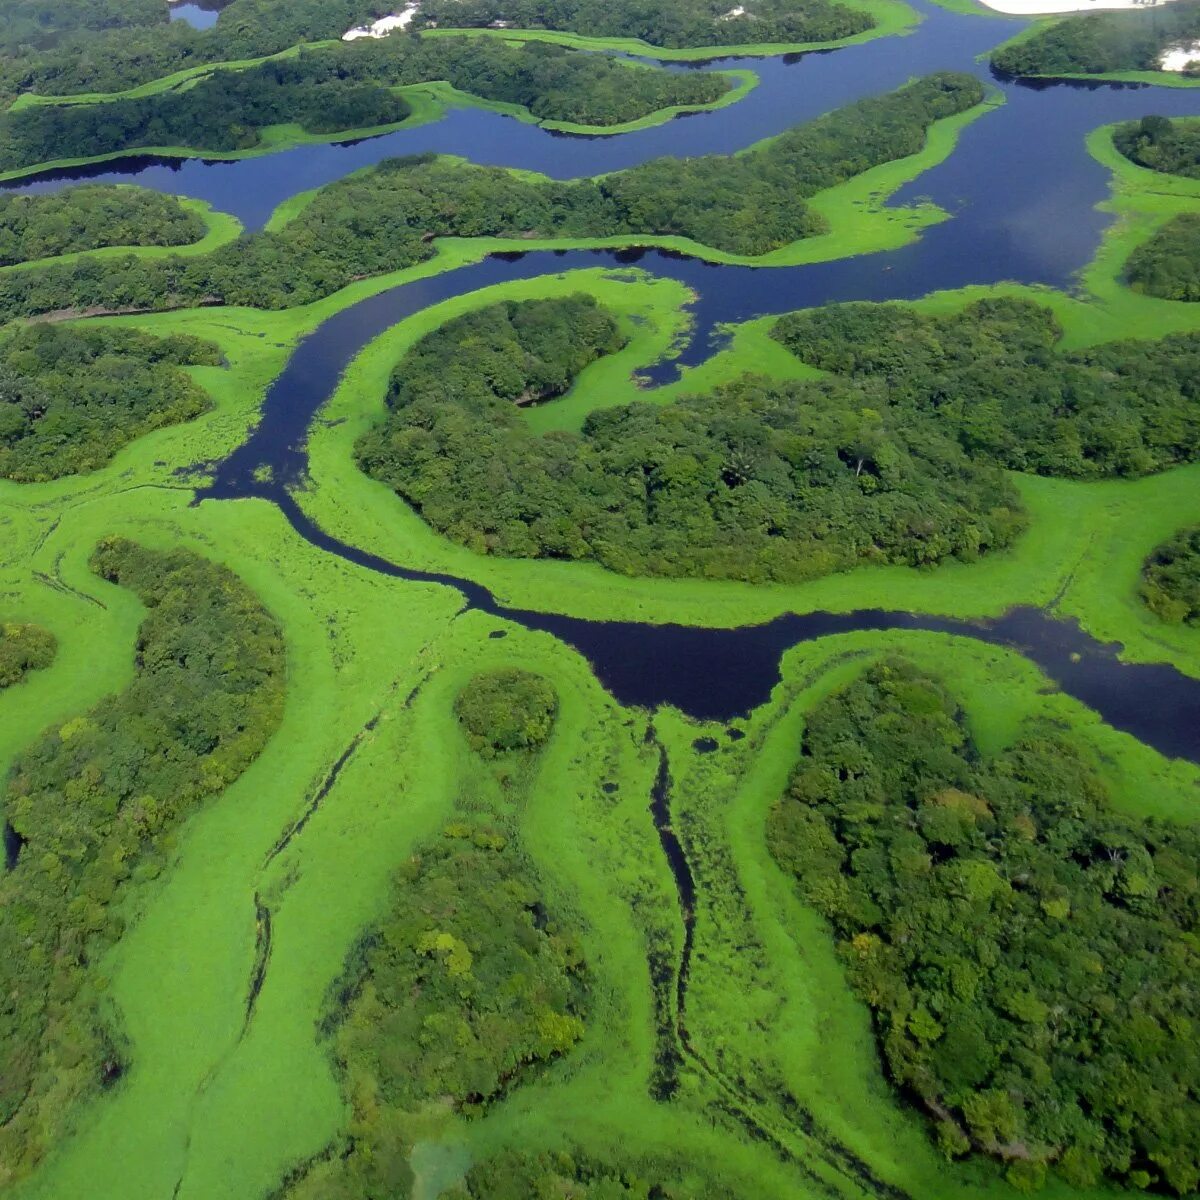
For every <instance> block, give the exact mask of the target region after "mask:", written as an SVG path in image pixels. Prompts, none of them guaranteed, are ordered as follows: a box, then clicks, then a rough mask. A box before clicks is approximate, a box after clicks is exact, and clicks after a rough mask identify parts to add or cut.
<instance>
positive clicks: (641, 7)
mask: <svg viewBox="0 0 1200 1200" xmlns="http://www.w3.org/2000/svg"><path fill="white" fill-rule="evenodd" d="M497 22H503V23H505V24H508V25H513V26H516V27H518V28H520V29H557V30H563V31H565V32H568V33H580V34H585V35H587V36H590V37H622V38H641V39H642V40H643V41H646V42H649V43H650V44H651V45H654V46H666V47H687V46H732V45H743V44H754V43H765V42H775V43H782V42H789V43H796V44H801V43H804V42H829V41H835V40H838V39H840V38H845V37H852V36H853V35H854V34H857V33H865V32H866V31H867V30H868V29H871V28H873V27H874V25H875V22H874V20H873V19H872V18H871V17H870V16H869V15H868V14H867V13H865V12H863V11H862V10H861V9H856V8H849V7H848V6H846V5H844V4H838V3H836V2H833V0H755V3H754V10H753V12H748V11H746V10H745V9H744V8H743V7H742V6H740V5H736V6H735V5H730V4H728V3H727V2H726V0H657V2H656V3H654V4H644V3H641V2H640V0H607V2H606V3H604V4H593V3H590V2H589V0H423V3H422V4H421V7H420V10H419V11H418V12H417V14H416V17H415V18H414V23H415V25H416V27H417V28H421V27H423V26H428V25H434V24H436V25H438V26H439V27H440V26H450V27H453V28H458V29H463V28H471V27H475V28H480V27H483V26H487V25H494V24H496V23H497Z"/></svg>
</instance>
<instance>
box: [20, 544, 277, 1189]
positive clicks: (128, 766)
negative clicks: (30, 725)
mask: <svg viewBox="0 0 1200 1200" xmlns="http://www.w3.org/2000/svg"><path fill="white" fill-rule="evenodd" d="M92 568H93V570H95V571H96V572H97V573H98V574H100V575H102V576H103V577H104V578H105V579H108V580H111V581H112V582H114V583H118V584H120V585H121V586H122V587H125V588H128V589H130V590H131V591H132V592H134V593H135V594H136V595H137V597H138V598H139V599H140V600H141V601H142V603H143V604H144V605H145V606H146V609H147V613H146V617H145V619H144V620H143V622H142V624H141V627H140V629H139V630H138V638H137V646H136V650H135V654H134V661H135V664H136V671H135V674H134V676H133V679H132V681H131V682H130V684H129V686H128V687H127V688H126V689H125V690H124V691H123V692H121V693H119V694H118V695H115V696H111V697H108V698H107V699H105V700H102V701H101V702H100V703H99V704H98V705H96V706H95V707H94V708H92V709H91V710H90V711H89V712H86V713H82V714H80V715H79V716H77V717H74V718H72V719H71V720H69V721H65V722H62V723H60V724H58V725H55V726H54V727H52V728H51V729H49V730H47V731H46V733H44V734H43V735H42V736H41V737H40V738H38V740H37V741H36V742H34V743H33V745H32V746H30V747H29V748H28V749H27V750H25V751H24V752H23V753H22V754H21V755H20V756H19V758H18V759H17V761H16V763H15V765H14V766H13V768H12V771H11V773H10V775H9V778H8V781H7V785H6V787H5V791H4V794H3V817H4V820H5V821H6V822H7V825H8V828H9V829H10V830H11V831H12V836H13V837H15V839H16V840H17V842H18V844H19V846H20V851H19V854H18V856H17V859H16V863H15V865H13V866H12V867H11V868H10V869H9V870H8V871H7V872H6V873H4V874H3V875H2V876H0V908H2V909H3V911H4V914H5V916H4V920H3V921H0V996H3V1001H2V1002H0V1174H2V1175H4V1176H5V1177H6V1178H11V1177H13V1176H14V1175H19V1174H21V1173H23V1171H24V1170H26V1169H28V1168H29V1167H30V1166H31V1165H32V1164H33V1163H34V1162H36V1160H37V1159H38V1158H39V1157H40V1156H41V1154H42V1153H43V1151H44V1150H45V1148H46V1146H45V1144H44V1139H51V1138H52V1137H53V1134H54V1129H55V1125H56V1123H59V1122H61V1121H62V1120H63V1119H64V1118H65V1115H66V1114H65V1106H67V1105H68V1103H69V1101H70V1100H72V1099H73V1098H75V1097H76V1096H78V1095H80V1094H82V1093H85V1092H87V1091H90V1090H93V1089H96V1088H98V1087H100V1086H101V1085H102V1084H103V1083H104V1082H105V1081H106V1080H108V1081H111V1080H112V1079H114V1078H116V1077H117V1076H118V1075H119V1074H120V1071H121V1069H122V1066H123V1064H122V1062H121V1051H120V1048H119V1043H118V1040H117V1039H118V1036H119V1035H118V1034H117V1033H116V1032H114V1031H113V1030H111V1029H109V1028H108V1027H107V1025H106V1024H105V1023H104V1021H103V1020H102V1018H101V1016H100V1014H99V1011H98V1009H97V1002H98V999H99V995H100V989H99V987H98V986H97V982H96V980H95V979H94V977H93V974H92V970H91V968H90V966H89V964H94V963H96V962H98V961H99V959H100V957H101V955H102V954H103V953H104V951H105V950H106V949H107V948H108V947H109V946H111V945H112V944H113V943H114V942H115V941H116V939H117V938H118V937H119V936H120V934H121V931H122V929H123V927H124V922H125V920H126V919H127V917H128V915H129V913H128V909H125V908H123V906H122V905H121V904H119V903H118V902H119V901H120V900H122V898H123V897H124V895H125V893H126V891H127V889H128V888H129V886H130V885H131V884H136V883H137V882H139V881H145V880H148V879H150V878H152V877H153V876H155V875H156V874H158V872H159V871H160V870H161V868H162V867H163V865H164V863H165V862H166V861H167V859H168V858H169V855H170V853H171V846H172V842H171V837H172V834H173V832H174V831H175V830H176V829H178V827H179V825H180V824H181V823H182V822H183V821H184V819H185V818H186V817H187V816H188V815H189V814H191V813H192V812H194V811H195V810H196V809H197V808H198V807H199V806H200V805H201V804H203V803H204V801H206V800H207V799H209V798H210V797H212V796H214V795H216V794H217V793H219V792H220V791H221V790H222V789H223V788H225V787H226V786H227V785H228V784H229V783H230V782H232V781H233V780H234V779H236V778H237V777H238V776H239V775H241V774H242V773H243V772H244V771H245V770H246V768H247V767H248V766H249V765H250V763H251V762H252V761H253V760H254V759H255V757H256V756H257V755H258V754H259V752H260V751H261V750H262V748H263V746H264V745H265V744H266V742H267V739H268V738H269V737H270V736H271V734H272V733H274V731H275V729H276V728H277V727H278V725H279V722H280V719H281V716H282V712H283V694H284V675H285V652H284V645H283V639H282V637H281V635H280V631H279V627H278V626H277V625H276V623H275V621H274V619H273V618H272V617H271V615H270V614H269V613H268V612H267V611H266V610H265V609H264V608H263V606H262V605H261V604H260V603H259V601H258V599H257V598H256V597H255V596H254V595H253V594H252V593H251V592H250V590H249V589H248V588H247V587H246V586H245V585H244V584H243V583H242V582H241V581H240V580H239V579H238V578H237V577H236V576H234V575H233V574H232V573H231V572H230V571H228V570H227V569H226V568H225V567H222V566H218V565H217V564H215V563H212V562H209V561H208V560H207V559H203V558H200V557H199V556H197V555H195V554H193V553H192V552H191V551H187V550H172V551H166V552H163V551H158V550H150V549H148V548H146V547H144V546H141V545H138V544H137V543H135V542H131V541H127V540H124V539H110V540H108V541H105V542H102V543H101V544H100V546H99V547H98V548H97V550H96V552H95V554H94V555H93V557H92Z"/></svg>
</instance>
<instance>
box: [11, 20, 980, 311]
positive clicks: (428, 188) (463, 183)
mask: <svg viewBox="0 0 1200 1200" xmlns="http://www.w3.org/2000/svg"><path fill="white" fill-rule="evenodd" d="M242 2H244V0H238V3H242ZM982 99H983V85H982V84H981V83H980V82H979V80H978V79H976V78H975V77H974V76H971V75H963V74H957V73H939V74H935V75H930V76H927V77H926V78H924V79H920V80H917V81H916V82H914V83H910V84H907V85H905V86H904V87H902V88H900V89H898V90H897V91H895V92H891V93H888V94H886V95H883V96H879V97H871V98H869V99H866V100H860V101H858V102H857V103H855V104H851V105H847V106H846V107H845V108H841V109H837V110H835V111H834V112H831V113H829V114H827V115H825V116H823V117H818V118H817V119H816V120H814V121H811V122H809V123H808V124H806V125H801V126H798V127H797V128H795V129H792V130H789V131H788V132H787V133H785V134H783V135H781V136H780V137H777V138H774V139H772V140H770V141H768V142H766V143H764V144H763V145H761V146H759V147H755V148H754V149H752V150H751V151H748V152H746V153H743V154H738V155H706V156H703V157H698V158H691V159H676V158H660V159H654V160H651V161H650V162H648V163H645V164H644V165H642V166H638V167H632V168H630V169H629V170H626V171H617V172H614V173H613V174H611V175H605V176H603V177H601V178H599V179H578V180H571V181H566V182H559V181H556V180H550V179H546V178H544V177H539V176H534V175H530V174H528V173H522V174H517V173H514V172H510V171H506V170H504V169H502V168H493V167H478V166H474V165H471V164H466V163H459V162H452V161H446V160H442V159H438V158H436V157H433V156H420V157H415V158H406V159H391V160H386V161H384V162H382V163H381V164H380V165H379V166H378V167H375V168H373V169H372V170H369V171H366V172H363V173H361V174H356V175H353V176H350V177H349V178H347V179H345V180H343V181H340V182H338V183H336V184H333V185H331V186H330V187H328V188H324V189H322V190H321V191H320V192H319V193H318V194H317V195H316V196H315V197H314V198H313V200H312V202H311V203H310V204H308V205H307V206H306V207H304V208H303V209H302V210H301V211H300V212H299V213H298V214H297V215H296V216H295V217H293V218H292V219H291V220H290V221H288V222H287V224H285V225H284V226H283V227H282V228H280V229H279V230H277V231H274V232H263V233H257V234H250V235H246V236H243V237H242V238H240V239H238V240H237V241H236V242H234V243H231V244H229V245H228V246H225V247H222V248H221V249H219V250H216V251H214V252H213V253H212V254H209V255H204V256H199V257H195V258H191V259H186V260H185V259H178V258H172V257H170V256H168V257H165V258H164V257H160V258H154V259H146V258H139V257H137V256H135V255H130V256H125V257H115V258H106V259H103V260H99V259H88V258H84V259H81V260H78V261H75V262H72V263H69V264H61V265H51V266H47V267H46V268H44V269H40V270H37V271H28V272H21V273H20V274H19V275H18V274H9V275H0V316H3V317H4V318H7V319H12V318H14V317H19V316H32V315H35V314H38V313H45V312H54V311H58V310H62V309H78V310H84V309H89V308H93V307H96V306H102V307H103V308H105V309H109V310H131V309H155V308H170V307H179V306H187V305H193V304H197V303H200V302H204V303H225V304H251V305H255V306H256V307H263V308H286V307H290V306H293V305H297V304H307V303H309V302H311V301H313V300H317V299H320V298H321V297H323V296H327V295H329V294H330V293H332V292H335V291H337V290H338V289H339V288H342V287H345V286H346V285H347V284H348V283H350V282H351V281H352V280H354V279H358V278H362V277H364V276H367V275H377V274H381V273H383V272H386V271H395V270H400V269H401V268H404V267H408V266H412V265H413V264H414V263H417V262H421V261H422V260H424V259H427V258H429V257H431V256H432V255H433V254H434V252H435V250H434V247H433V245H432V242H433V239H434V238H437V237H482V236H500V237H503V236H510V237H522V238H526V239H533V238H555V237H575V238H581V237H584V238H609V237H622V236H629V237H631V238H642V239H645V238H652V237H654V236H656V235H657V236H663V237H686V238H691V239H693V240H694V241H696V242H698V243H700V244H701V245H704V246H709V247H711V248H713V249H715V250H721V251H726V252H728V253H731V254H741V255H747V256H754V255H761V254H765V253H767V252H769V251H771V250H775V249H778V248H780V247H782V246H786V245H788V244H789V243H791V242H794V241H796V240H798V239H801V238H805V237H812V236H814V235H817V234H819V233H821V232H823V231H824V230H825V229H826V228H827V224H826V221H825V219H824V218H823V217H822V216H821V215H820V214H818V213H816V212H814V211H813V210H812V208H811V207H810V206H809V205H808V204H806V203H805V201H806V199H808V198H810V197H812V196H814V195H815V194H816V193H818V192H820V191H822V190H824V189H826V188H829V187H833V186H835V185H836V184H839V183H842V182H844V181H845V180H847V179H851V178H853V177H855V176H856V175H860V174H861V173H862V172H864V171H867V170H869V169H870V168H872V167H875V166H879V165H880V164H882V163H886V162H893V161H895V160H897V159H900V158H905V157H907V156H909V155H912V154H915V153H917V152H918V151H920V150H921V149H922V148H923V146H924V145H925V139H926V136H927V134H928V131H929V128H930V127H931V126H932V125H933V124H934V122H936V121H939V120H943V119H945V118H947V117H950V116H954V115H956V114H958V113H962V112H966V111H967V110H968V109H971V108H973V107H974V106H975V105H977V104H978V103H980V101H981V100H982Z"/></svg>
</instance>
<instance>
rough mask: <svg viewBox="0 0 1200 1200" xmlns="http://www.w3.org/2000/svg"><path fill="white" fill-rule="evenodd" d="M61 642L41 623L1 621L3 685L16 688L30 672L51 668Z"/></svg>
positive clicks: (0, 657) (0, 656)
mask: <svg viewBox="0 0 1200 1200" xmlns="http://www.w3.org/2000/svg"><path fill="white" fill-rule="evenodd" d="M57 645H58V643H57V642H56V640H55V637H54V634H52V633H51V632H50V631H49V630H48V629H42V628H41V626H39V625H22V624H18V623H17V622H15V621H5V622H3V623H0V688H7V687H12V685H13V684H14V683H20V682H21V680H22V679H24V678H25V676H26V675H28V674H29V672H30V671H41V670H43V669H44V668H46V667H48V666H49V665H50V664H51V663H52V662H53V661H54V652H55V649H56V648H57Z"/></svg>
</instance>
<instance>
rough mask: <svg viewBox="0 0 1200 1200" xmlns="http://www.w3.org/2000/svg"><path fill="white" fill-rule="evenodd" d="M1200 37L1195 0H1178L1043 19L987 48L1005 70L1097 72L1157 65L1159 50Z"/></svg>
mask: <svg viewBox="0 0 1200 1200" xmlns="http://www.w3.org/2000/svg"><path fill="white" fill-rule="evenodd" d="M1197 39H1200V2H1198V0H1177V2H1176V3H1173V4H1155V5H1153V6H1150V7H1146V8H1142V9H1133V10H1131V11H1128V12H1099V13H1088V14H1086V15H1084V16H1076V17H1067V18H1065V19H1064V20H1061V21H1047V22H1043V23H1042V25H1041V26H1040V27H1039V28H1038V29H1037V31H1036V32H1035V33H1034V34H1033V36H1032V37H1021V38H1018V39H1017V40H1015V41H1013V42H1009V43H1007V44H1006V45H1003V46H1001V47H999V49H997V50H994V51H993V52H992V66H994V67H995V68H996V70H997V71H1002V72H1003V73H1004V74H1006V75H1102V74H1104V73H1106V72H1108V71H1157V70H1158V69H1159V64H1158V59H1159V56H1160V55H1161V54H1162V52H1163V51H1164V50H1165V49H1167V48H1168V47H1170V46H1173V45H1175V44H1176V43H1187V42H1193V41H1196V40H1197Z"/></svg>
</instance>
